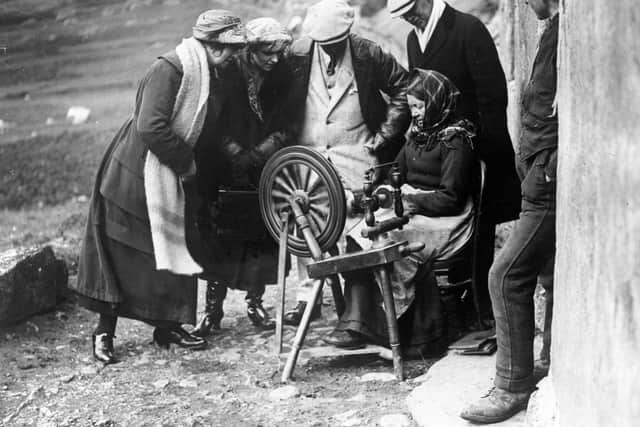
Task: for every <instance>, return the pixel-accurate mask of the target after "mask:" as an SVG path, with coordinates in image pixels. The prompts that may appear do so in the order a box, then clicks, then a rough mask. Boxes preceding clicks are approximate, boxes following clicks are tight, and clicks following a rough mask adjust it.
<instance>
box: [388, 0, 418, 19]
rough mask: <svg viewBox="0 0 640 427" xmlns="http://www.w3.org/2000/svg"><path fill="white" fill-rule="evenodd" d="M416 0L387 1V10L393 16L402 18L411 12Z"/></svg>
mask: <svg viewBox="0 0 640 427" xmlns="http://www.w3.org/2000/svg"><path fill="white" fill-rule="evenodd" d="M415 4H416V0H389V1H388V2H387V10H388V11H389V13H390V14H391V17H392V18H400V17H401V16H402V15H404V14H405V13H407V12H409V11H410V10H411V9H413V6H415Z"/></svg>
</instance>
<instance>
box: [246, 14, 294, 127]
mask: <svg viewBox="0 0 640 427" xmlns="http://www.w3.org/2000/svg"><path fill="white" fill-rule="evenodd" d="M246 28H247V43H248V45H249V48H252V47H259V46H260V47H266V48H267V49H268V50H269V51H271V52H274V53H275V52H282V51H284V50H285V49H286V48H287V47H288V46H289V44H291V42H292V41H293V37H291V34H289V32H288V31H287V29H286V28H285V27H284V26H283V25H282V24H281V23H279V22H278V21H276V20H275V19H273V18H268V17H264V18H256V19H252V20H251V21H249V22H247V26H246ZM249 56H250V53H249V52H248V51H247V50H246V49H245V51H243V52H242V53H241V54H240V55H239V58H240V62H241V65H240V66H241V69H242V73H243V75H244V78H245V80H246V82H247V93H248V95H249V105H250V106H251V109H252V110H253V112H254V113H255V114H256V116H258V118H259V119H260V121H264V114H263V111H262V105H261V104H260V97H259V94H260V87H261V86H262V83H263V80H264V76H263V74H262V72H261V71H260V70H259V69H258V68H257V67H255V66H248V65H247V64H249V63H250V62H251V61H250V60H249ZM243 62H244V64H242V63H243Z"/></svg>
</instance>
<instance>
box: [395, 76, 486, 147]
mask: <svg viewBox="0 0 640 427" xmlns="http://www.w3.org/2000/svg"><path fill="white" fill-rule="evenodd" d="M407 94H408V95H412V96H415V97H416V98H418V99H420V100H423V101H424V103H425V111H424V118H423V122H422V127H418V125H417V124H416V123H412V124H411V130H410V136H411V140H412V141H413V142H414V143H415V144H417V145H420V146H423V147H424V149H426V150H430V149H432V148H433V147H434V146H435V144H436V143H437V142H438V140H440V139H442V138H450V137H451V136H453V135H454V134H457V133H460V132H464V133H466V134H467V135H468V136H469V137H470V138H472V137H473V136H475V135H474V132H473V124H472V123H471V122H470V121H468V120H456V119H457V116H456V106H457V103H458V99H459V98H460V91H459V90H458V88H457V87H456V86H455V85H454V84H453V82H452V81H451V80H449V79H448V78H447V77H446V76H444V75H443V74H440V73H438V72H437V71H433V70H422V69H419V68H416V69H414V70H413V71H412V72H411V76H410V83H409V87H408V89H407Z"/></svg>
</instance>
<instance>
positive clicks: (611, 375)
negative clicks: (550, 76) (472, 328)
mask: <svg viewBox="0 0 640 427" xmlns="http://www.w3.org/2000/svg"><path fill="white" fill-rule="evenodd" d="M561 6H562V10H561V13H562V15H561V21H560V22H561V23H560V25H561V34H560V46H559V52H560V55H559V58H560V63H559V76H560V77H559V87H560V89H559V117H560V147H559V175H558V182H559V188H558V224H557V231H558V243H557V251H558V252H557V258H556V273H555V274H556V276H555V278H556V281H555V295H556V296H555V307H554V319H553V322H554V323H553V347H552V377H553V385H554V389H555V395H556V396H557V410H558V412H557V420H558V421H559V424H560V425H562V426H591V425H597V426H640V1H638V0H616V1H602V0H562V1H561Z"/></svg>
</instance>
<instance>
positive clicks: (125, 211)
mask: <svg viewBox="0 0 640 427" xmlns="http://www.w3.org/2000/svg"><path fill="white" fill-rule="evenodd" d="M181 80H182V68H181V65H180V61H179V59H178V58H177V55H176V54H175V52H171V53H168V54H166V55H164V56H162V57H160V58H158V59H157V60H156V61H155V62H154V63H153V65H152V66H151V68H150V69H149V71H148V72H147V74H146V76H145V77H144V78H143V80H142V82H141V83H140V86H139V88H138V92H137V95H136V104H135V110H134V113H133V117H132V118H130V119H129V120H127V121H126V123H125V124H124V125H123V126H122V128H121V129H120V131H119V132H118V133H117V135H116V136H115V138H114V139H113V140H112V141H111V143H110V144H109V146H108V148H107V151H106V153H105V155H104V157H103V159H102V162H101V163H100V166H99V169H98V173H97V176H96V182H95V186H94V190H93V196H92V199H91V205H90V211H89V218H88V223H87V229H86V234H85V239H84V243H83V246H82V252H81V254H80V262H79V271H78V281H77V283H76V284H74V285H73V286H72V287H73V289H74V290H75V291H76V292H77V293H78V294H79V295H80V303H81V304H82V305H84V306H85V307H87V308H89V309H91V310H93V311H97V312H100V313H107V314H112V315H118V316H125V317H131V318H136V319H141V320H148V321H174V322H181V323H194V322H195V307H196V277H195V276H185V275H177V274H173V273H170V272H168V271H159V270H156V267H155V258H154V255H153V244H152V240H151V229H150V225H149V217H148V213H147V205H146V197H145V192H144V180H143V171H144V162H145V158H146V154H147V150H151V152H153V153H154V154H155V155H156V156H157V157H158V159H159V160H160V161H161V162H162V163H163V164H165V165H167V166H169V167H170V168H171V169H172V170H173V171H174V172H175V173H176V174H178V175H182V174H184V173H185V172H187V171H188V169H189V166H190V164H191V162H192V161H193V160H194V157H195V154H194V153H195V152H196V151H198V149H200V148H201V146H202V145H205V144H209V143H211V141H212V131H213V128H214V127H215V121H216V117H217V116H218V114H219V112H220V108H221V107H220V106H221V103H222V98H223V97H222V96H219V92H220V91H221V83H220V82H219V81H218V80H217V79H215V76H214V75H213V74H212V75H211V91H210V96H209V105H208V111H207V118H206V120H205V124H204V128H203V132H202V134H201V136H200V138H199V140H198V142H197V144H196V148H195V150H194V148H192V147H191V146H189V145H188V144H187V143H185V142H184V141H182V140H181V139H180V138H179V137H178V136H177V135H175V134H174V133H173V131H172V130H171V129H170V127H169V123H170V117H171V114H172V111H173V105H174V102H175V97H176V94H177V93H178V89H179V87H180V83H181ZM200 175H201V176H199V180H200V181H206V180H207V179H210V178H209V177H210V176H211V175H210V174H209V175H208V174H207V173H204V174H200ZM185 192H186V197H187V209H186V214H185V218H186V220H185V221H186V225H187V230H186V231H187V239H188V242H189V248H190V249H191V244H192V243H197V232H196V231H195V226H194V224H195V222H194V217H195V215H193V212H192V211H194V210H195V209H196V206H195V204H196V203H197V201H198V200H199V198H198V197H197V191H196V186H195V185H191V186H188V187H187V188H185Z"/></svg>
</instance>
